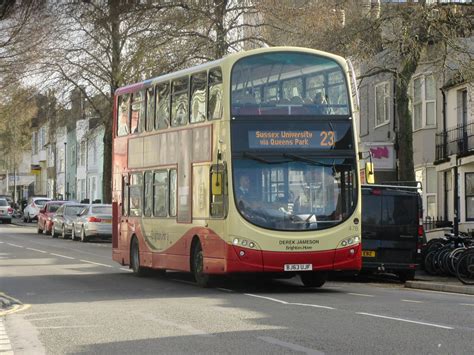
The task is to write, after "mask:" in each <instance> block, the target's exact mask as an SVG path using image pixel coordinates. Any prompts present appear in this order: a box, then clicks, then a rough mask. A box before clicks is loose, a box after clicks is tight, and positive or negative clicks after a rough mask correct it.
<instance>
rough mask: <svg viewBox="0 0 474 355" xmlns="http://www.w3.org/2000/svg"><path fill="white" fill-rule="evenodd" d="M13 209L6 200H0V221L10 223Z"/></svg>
mask: <svg viewBox="0 0 474 355" xmlns="http://www.w3.org/2000/svg"><path fill="white" fill-rule="evenodd" d="M12 214H13V208H11V207H10V204H9V203H8V201H7V199H6V198H0V221H2V223H12Z"/></svg>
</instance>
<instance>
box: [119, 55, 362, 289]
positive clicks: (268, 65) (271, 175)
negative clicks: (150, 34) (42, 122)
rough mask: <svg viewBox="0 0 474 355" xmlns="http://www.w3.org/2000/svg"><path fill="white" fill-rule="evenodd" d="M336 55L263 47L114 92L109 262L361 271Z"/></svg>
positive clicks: (204, 279) (231, 269) (352, 144)
mask: <svg viewBox="0 0 474 355" xmlns="http://www.w3.org/2000/svg"><path fill="white" fill-rule="evenodd" d="M348 74H349V68H348V65H347V62H346V61H345V60H344V59H343V58H341V57H338V56H335V55H332V54H329V53H325V52H321V51H316V50H312V49H305V48H295V47H275V48H263V49H257V50H252V51H248V52H241V53H235V54H231V55H228V56H226V57H224V58H222V59H219V60H216V61H212V62H209V63H206V64H202V65H198V66H195V67H192V68H189V69H185V70H181V71H178V72H175V73H170V74H166V75H163V76H159V77H156V78H153V79H150V80H146V81H143V82H141V83H137V84H133V85H129V86H125V87H122V88H119V89H118V90H117V91H116V94H115V109H114V137H113V238H112V247H113V259H114V260H115V261H117V262H119V263H120V264H122V265H129V266H130V268H132V269H133V271H134V272H135V273H136V274H142V273H143V272H144V271H146V270H147V269H158V270H180V271H188V272H192V273H193V274H194V277H195V279H196V282H197V283H198V284H199V285H201V286H206V285H208V283H209V280H210V278H211V277H212V276H213V275H218V274H221V275H222V274H231V273H267V274H268V275H272V276H273V275H275V276H295V275H299V276H300V279H301V281H302V283H303V285H305V286H309V287H320V286H322V285H323V284H324V282H325V281H326V278H327V275H328V272H329V271H338V270H341V271H342V270H359V269H360V268H361V244H360V243H361V239H360V213H361V208H360V200H361V199H360V184H359V181H358V172H359V166H358V164H359V163H358V152H357V143H356V134H355V126H354V119H353V117H352V114H353V109H352V95H351V89H350V85H349V80H348V78H349V75H348Z"/></svg>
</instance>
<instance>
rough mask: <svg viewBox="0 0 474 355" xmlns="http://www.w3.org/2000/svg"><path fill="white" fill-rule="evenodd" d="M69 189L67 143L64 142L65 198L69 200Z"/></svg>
mask: <svg viewBox="0 0 474 355" xmlns="http://www.w3.org/2000/svg"><path fill="white" fill-rule="evenodd" d="M68 195H69V192H68V188H67V142H64V196H65V199H66V200H67V199H68Z"/></svg>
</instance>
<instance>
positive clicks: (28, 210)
mask: <svg viewBox="0 0 474 355" xmlns="http://www.w3.org/2000/svg"><path fill="white" fill-rule="evenodd" d="M49 201H51V199H50V198H48V197H30V200H29V203H28V205H27V206H26V207H25V210H24V211H23V222H31V221H32V220H34V219H36V220H37V219H38V214H39V210H40V209H41V208H43V206H44V205H45V203H46V202H49Z"/></svg>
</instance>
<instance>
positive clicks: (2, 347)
mask: <svg viewBox="0 0 474 355" xmlns="http://www.w3.org/2000/svg"><path fill="white" fill-rule="evenodd" d="M11 349H12V346H11V344H0V351H2V352H3V351H6V350H11Z"/></svg>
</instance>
